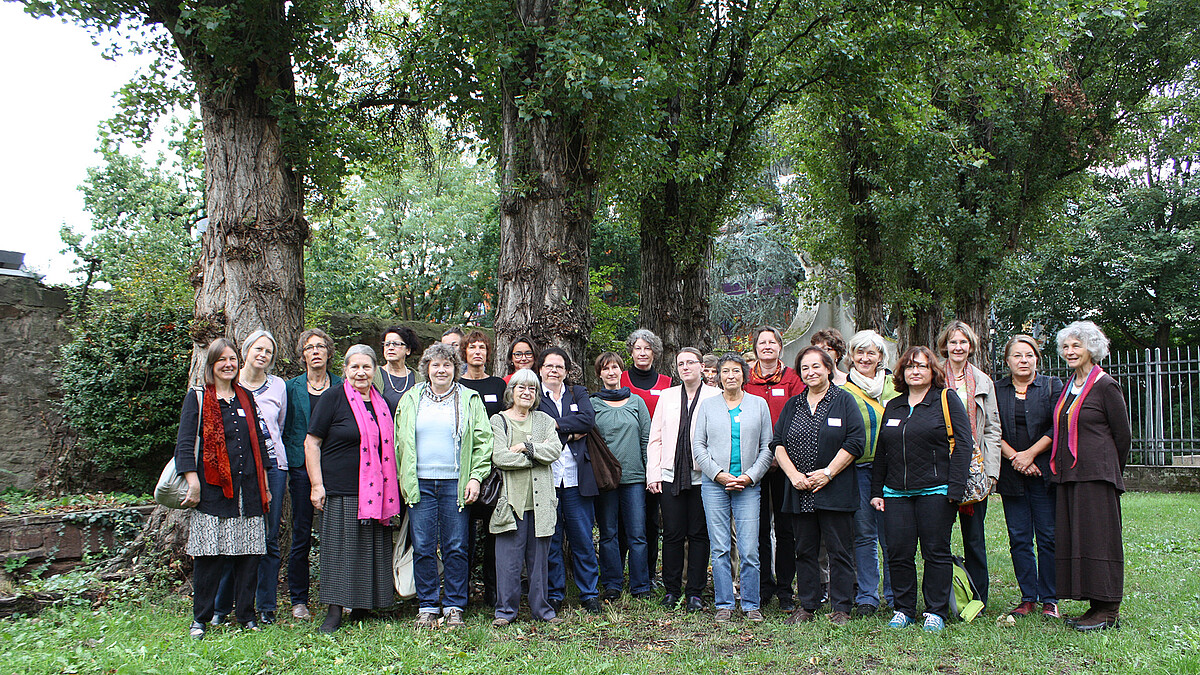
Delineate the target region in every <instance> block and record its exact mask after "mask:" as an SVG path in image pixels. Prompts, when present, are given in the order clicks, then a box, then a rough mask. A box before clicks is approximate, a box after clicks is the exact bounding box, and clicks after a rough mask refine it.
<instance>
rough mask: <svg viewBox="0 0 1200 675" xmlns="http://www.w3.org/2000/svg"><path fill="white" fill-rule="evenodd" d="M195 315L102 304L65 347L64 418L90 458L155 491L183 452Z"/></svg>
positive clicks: (141, 488)
mask: <svg viewBox="0 0 1200 675" xmlns="http://www.w3.org/2000/svg"><path fill="white" fill-rule="evenodd" d="M190 319H191V310H190V309H187V310H184V309H179V308H175V307H170V306H163V305H153V304H148V305H144V306H137V305H132V304H125V303H111V304H98V305H95V306H93V307H92V308H91V309H90V310H89V311H88V313H87V314H86V315H84V316H82V317H79V320H78V321H77V323H76V328H75V336H74V338H73V339H72V340H71V342H69V343H67V344H66V345H64V346H63V349H62V368H61V370H60V371H59V374H58V377H59V381H60V382H61V383H62V391H63V398H62V401H61V403H60V406H61V410H62V412H63V415H64V416H65V417H66V419H68V420H69V421H70V422H71V425H72V426H73V427H74V428H75V430H76V431H78V432H79V437H80V441H81V442H82V443H83V444H84V447H85V448H86V450H87V452H86V456H87V457H88V458H89V459H90V460H91V461H93V462H95V464H96V466H98V467H99V468H100V469H103V470H113V471H119V472H121V474H122V476H123V477H124V478H125V481H126V483H127V484H128V486H129V487H130V488H131V489H133V490H135V491H143V492H145V491H149V490H150V489H151V488H152V487H153V486H154V481H155V480H156V479H157V478H158V474H159V472H160V471H161V470H162V466H163V464H165V463H166V461H167V459H168V458H169V457H170V456H171V453H172V452H173V451H174V449H175V438H176V434H177V432H178V429H179V407H180V402H181V401H182V400H183V395H184V392H185V390H186V388H187V378H188V366H189V360H190V357H191V350H192V342H191V338H190V336H189V334H188V325H189V323H188V322H189V321H190Z"/></svg>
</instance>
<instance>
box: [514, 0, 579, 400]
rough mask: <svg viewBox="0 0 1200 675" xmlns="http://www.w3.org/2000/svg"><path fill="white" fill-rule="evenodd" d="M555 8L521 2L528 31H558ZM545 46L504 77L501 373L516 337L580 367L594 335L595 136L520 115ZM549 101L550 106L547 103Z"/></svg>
mask: <svg viewBox="0 0 1200 675" xmlns="http://www.w3.org/2000/svg"><path fill="white" fill-rule="evenodd" d="M555 4H556V3H554V2H545V1H543V0H518V2H517V3H516V11H517V13H518V17H519V19H520V20H521V22H522V23H523V24H524V25H526V26H549V25H550V24H551V23H553V21H554V20H555ZM539 61H540V59H539V49H538V47H537V46H536V45H531V46H530V47H529V48H528V49H527V50H526V53H525V55H524V59H522V62H521V63H519V64H517V65H516V66H515V67H514V69H513V70H512V71H509V72H506V73H502V74H501V77H503V79H504V81H505V83H506V87H505V90H504V94H503V100H502V101H501V144H500V167H499V170H500V269H499V276H498V279H497V289H498V298H497V306H496V350H495V361H496V363H495V367H496V368H497V369H498V370H500V369H502V367H503V365H504V364H503V363H502V362H503V360H504V357H505V355H506V354H507V353H508V348H509V346H510V345H511V344H512V341H513V340H514V339H515V338H516V337H517V336H519V335H523V334H529V335H531V336H532V337H533V338H534V340H536V341H537V343H538V347H546V346H548V345H557V346H559V347H562V348H563V349H565V350H566V351H567V353H568V354H570V355H571V358H572V360H574V361H575V364H576V366H577V368H576V369H575V371H576V373H575V376H576V377H578V375H579V373H580V372H582V371H581V370H580V368H579V367H578V366H579V365H580V362H581V361H582V359H583V356H584V348H585V345H586V343H587V339H588V336H589V334H590V333H591V329H592V317H591V311H590V309H589V307H588V256H589V249H588V244H589V241H590V239H591V236H592V220H593V217H594V215H595V210H596V175H595V172H594V170H593V168H592V165H591V139H590V138H589V136H588V134H587V132H586V130H585V129H584V125H583V123H582V121H581V120H580V119H579V118H578V117H575V116H573V115H571V114H567V113H561V114H560V112H559V111H554V114H551V115H548V116H542V115H534V116H533V117H532V119H528V120H524V119H521V116H520V107H519V103H520V99H521V97H522V96H523V94H524V89H523V88H522V87H524V85H523V84H522V81H523V80H525V79H527V78H528V79H529V80H531V81H532V80H537V79H538V78H539V77H541V75H540V74H539V73H538V69H539V68H540V65H539ZM547 103H548V102H547Z"/></svg>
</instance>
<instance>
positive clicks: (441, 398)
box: [396, 342, 492, 628]
mask: <svg viewBox="0 0 1200 675" xmlns="http://www.w3.org/2000/svg"><path fill="white" fill-rule="evenodd" d="M417 370H418V372H420V373H421V374H422V375H423V376H424V377H425V381H424V382H422V383H421V384H418V385H417V386H415V387H413V388H412V389H409V390H408V392H407V393H406V394H404V397H403V398H401V399H400V407H399V408H397V410H396V446H397V448H398V451H397V453H396V454H397V457H398V459H399V476H400V494H401V496H403V497H404V501H405V502H406V503H407V504H408V506H409V520H408V522H409V526H410V528H411V530H410V531H411V534H412V542H413V579H414V581H415V582H416V587H417V601H418V609H417V620H416V623H417V625H418V626H423V627H433V626H435V625H437V623H438V620H439V618H440V617H441V616H443V615H444V616H445V619H446V626H447V627H449V628H456V627H459V626H462V625H464V622H463V612H465V611H466V609H467V584H468V581H469V576H470V575H469V567H468V564H467V533H468V532H469V531H470V523H471V511H470V510H469V509H467V508H466V507H467V506H469V505H470V504H473V503H475V500H476V499H478V498H479V486H480V485H481V484H482V483H483V479H484V478H487V475H488V473H489V472H490V471H491V470H492V461H491V457H492V426H491V424H489V423H488V418H487V412H486V411H485V409H484V406H483V399H482V398H480V396H479V392H477V391H475V390H473V389H468V388H467V387H464V386H463V385H461V384H460V383H459V381H458V380H459V378H460V377H461V375H462V372H463V367H462V356H461V352H460V351H459V348H458V347H455V346H453V345H449V344H446V343H442V342H435V343H433V344H432V345H430V346H429V348H428V349H426V350H425V354H424V355H423V356H422V357H421V364H420V366H418V368H417ZM439 549H440V550H441V552H442V568H443V573H444V578H445V584H444V586H445V594H444V595H443V592H442V591H443V583H442V574H439V573H438V557H437V553H438V550H439ZM443 598H444V599H443Z"/></svg>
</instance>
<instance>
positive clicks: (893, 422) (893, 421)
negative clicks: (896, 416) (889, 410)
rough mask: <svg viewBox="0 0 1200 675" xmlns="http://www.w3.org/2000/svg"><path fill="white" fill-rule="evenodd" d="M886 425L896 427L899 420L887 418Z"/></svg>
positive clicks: (898, 424)
mask: <svg viewBox="0 0 1200 675" xmlns="http://www.w3.org/2000/svg"><path fill="white" fill-rule="evenodd" d="M887 425H888V426H889V427H898V426H900V420H888V421H887Z"/></svg>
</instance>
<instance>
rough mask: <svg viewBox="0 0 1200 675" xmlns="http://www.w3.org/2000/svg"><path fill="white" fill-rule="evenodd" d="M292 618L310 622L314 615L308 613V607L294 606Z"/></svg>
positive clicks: (302, 605)
mask: <svg viewBox="0 0 1200 675" xmlns="http://www.w3.org/2000/svg"><path fill="white" fill-rule="evenodd" d="M292 618H293V619H300V620H301V621H309V620H311V619H312V613H310V612H309V611H308V605H305V604H299V605H292Z"/></svg>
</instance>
